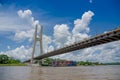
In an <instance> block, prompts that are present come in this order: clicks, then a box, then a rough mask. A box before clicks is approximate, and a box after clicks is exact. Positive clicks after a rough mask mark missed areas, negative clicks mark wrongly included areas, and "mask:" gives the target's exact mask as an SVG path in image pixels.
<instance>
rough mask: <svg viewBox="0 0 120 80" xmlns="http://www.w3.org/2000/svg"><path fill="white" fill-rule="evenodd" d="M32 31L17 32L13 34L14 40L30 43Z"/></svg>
mask: <svg viewBox="0 0 120 80" xmlns="http://www.w3.org/2000/svg"><path fill="white" fill-rule="evenodd" d="M34 31H35V30H34V29H30V30H27V31H18V32H16V33H15V36H14V40H17V41H24V40H25V39H28V40H29V41H32V39H33V34H34Z"/></svg>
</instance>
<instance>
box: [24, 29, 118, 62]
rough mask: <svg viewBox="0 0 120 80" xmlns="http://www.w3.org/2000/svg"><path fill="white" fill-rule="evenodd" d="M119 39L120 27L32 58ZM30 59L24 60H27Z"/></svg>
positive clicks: (40, 57) (49, 55)
mask: <svg viewBox="0 0 120 80" xmlns="http://www.w3.org/2000/svg"><path fill="white" fill-rule="evenodd" d="M118 40H120V28H118V29H116V30H113V31H110V32H107V33H104V34H101V35H98V36H95V37H92V38H89V39H87V40H84V41H80V42H78V43H74V44H72V45H69V46H66V47H63V48H60V49H57V50H54V51H51V52H48V53H46V54H43V55H40V56H38V57H35V58H34V59H37V60H39V59H43V58H46V57H51V56H55V55H59V54H64V53H67V52H71V51H75V50H79V49H83V48H88V47H92V46H97V45H100V44H105V43H108V42H113V41H118ZM29 61H30V60H28V61H26V62H29Z"/></svg>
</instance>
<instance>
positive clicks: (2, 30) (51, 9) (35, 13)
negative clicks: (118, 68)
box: [0, 0, 120, 62]
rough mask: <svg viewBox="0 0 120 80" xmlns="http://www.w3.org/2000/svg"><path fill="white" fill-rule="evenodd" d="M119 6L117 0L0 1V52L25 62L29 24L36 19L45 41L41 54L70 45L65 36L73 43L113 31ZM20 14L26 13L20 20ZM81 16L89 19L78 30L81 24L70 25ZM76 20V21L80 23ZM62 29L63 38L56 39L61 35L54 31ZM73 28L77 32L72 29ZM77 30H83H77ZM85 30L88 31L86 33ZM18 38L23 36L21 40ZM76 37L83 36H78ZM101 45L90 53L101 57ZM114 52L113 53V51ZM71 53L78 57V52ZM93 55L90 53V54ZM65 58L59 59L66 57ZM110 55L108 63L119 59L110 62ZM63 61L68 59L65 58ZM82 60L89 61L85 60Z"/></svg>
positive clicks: (30, 31)
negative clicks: (63, 31)
mask: <svg viewBox="0 0 120 80" xmlns="http://www.w3.org/2000/svg"><path fill="white" fill-rule="evenodd" d="M119 4H120V1H119V0H0V53H1V54H7V55H10V56H12V55H15V56H13V57H16V58H18V59H21V60H22V59H23V60H25V58H26V57H27V58H29V57H30V51H31V50H32V48H31V46H32V41H31V39H32V35H33V32H34V31H33V30H34V26H33V25H32V23H33V24H34V22H35V21H36V20H38V22H39V25H43V29H44V30H43V33H44V38H45V39H46V40H45V41H47V42H46V43H44V48H45V50H44V51H46V50H49V49H50V50H54V49H56V47H58V48H59V47H63V46H64V45H66V44H67V45H68V44H69V43H68V42H70V38H69V37H71V39H73V40H71V41H72V42H74V41H75V40H74V39H75V37H74V36H76V35H79V36H77V37H78V38H79V39H78V40H79V41H80V40H82V39H84V38H87V37H91V36H94V35H96V34H101V33H103V32H105V31H109V30H112V29H115V28H116V27H118V26H120V15H119V14H120V5H119ZM20 10H22V13H20V14H18V12H19V11H20ZM24 11H26V12H28V13H26V14H25V16H27V17H24V18H23V17H21V15H23V14H24ZM85 12H86V13H85ZM87 13H88V14H87ZM84 14H86V17H89V20H88V23H87V22H86V21H85V22H86V23H84V20H83V21H82V22H83V23H82V24H83V25H86V26H85V27H84V28H82V27H81V26H79V25H82V24H81V23H80V24H79V23H78V25H76V24H74V23H75V21H77V19H80V20H82V16H83V15H84ZM89 15H90V16H89ZM31 18H34V20H33V22H31V21H30V20H29V19H31ZM80 20H78V22H80ZM62 24H63V25H62ZM80 27H81V28H80ZM56 28H57V29H56ZM64 28H65V31H66V33H65V34H66V35H64V36H63V35H62V37H58V35H61V34H57V33H56V31H58V33H59V31H60V30H62V29H63V30H64ZM77 28H78V29H79V30H76V29H77ZM81 29H82V30H83V31H81ZM87 29H89V30H88V32H87ZM76 31H78V32H76ZM76 33H78V34H76ZM21 35H24V36H23V37H21ZM80 35H81V36H83V37H80ZM68 36H69V37H68ZM68 38H69V39H68ZM61 40H62V41H61ZM72 42H71V43H72ZM117 43H119V42H117ZM117 43H111V44H117ZM108 45H109V44H108ZM105 46H106V45H104V46H98V49H96V50H95V51H93V53H96V54H97V53H99V52H101V53H100V54H102V51H100V50H101V48H100V47H105ZM46 48H47V49H46ZM99 48H100V49H99ZM119 48H120V47H119ZM92 49H93V48H90V51H91V50H92ZM19 50H22V51H23V52H26V54H22V53H21V52H20V51H19ZM87 50H88V49H85V50H83V53H84V51H87ZM114 50H116V48H115V49H114ZM106 51H107V49H106ZM108 51H109V50H108ZM116 51H117V50H116ZM12 53H14V54H12ZM75 53H79V54H80V51H79V52H75ZM75 53H74V52H73V53H72V54H73V55H74V54H75ZM93 53H92V52H91V55H92V54H93ZM18 54H19V56H20V55H22V57H21V58H19V57H18V56H16V55H18ZM27 54H28V55H27ZM68 54H69V53H68ZM119 54H120V53H119ZM66 55H67V54H66ZM66 55H61V56H62V57H64V58H66V57H65V56H66ZM80 55H82V54H80ZM61 56H58V57H61ZM84 56H85V55H84ZM99 56H100V55H99ZM110 56H111V57H113V56H114V57H113V58H112V59H111V61H119V60H120V57H118V58H119V59H117V60H114V59H115V58H116V57H115V55H113V54H112V53H111V54H110ZM69 58H70V57H69ZM91 58H92V57H91ZM91 58H90V59H91ZM66 59H68V57H67V58H66ZM80 59H81V58H80ZM80 59H79V58H78V59H76V57H75V60H80ZM83 60H89V59H88V58H85V59H83ZM105 60H106V59H105ZM98 61H99V60H98ZM102 62H104V61H102ZM105 62H107V61H105ZM108 62H109V61H108Z"/></svg>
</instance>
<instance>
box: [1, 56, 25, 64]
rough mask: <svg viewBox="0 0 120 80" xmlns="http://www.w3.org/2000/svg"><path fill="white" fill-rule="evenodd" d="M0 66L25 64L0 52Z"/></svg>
mask: <svg viewBox="0 0 120 80" xmlns="http://www.w3.org/2000/svg"><path fill="white" fill-rule="evenodd" d="M0 66H25V64H23V63H21V62H20V60H17V59H14V58H12V57H8V56H7V55H4V54H1V55H0Z"/></svg>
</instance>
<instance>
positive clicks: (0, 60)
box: [0, 54, 9, 64]
mask: <svg viewBox="0 0 120 80" xmlns="http://www.w3.org/2000/svg"><path fill="white" fill-rule="evenodd" d="M8 60H9V57H8V56H7V55H4V54H1V55H0V64H7V63H8Z"/></svg>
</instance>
